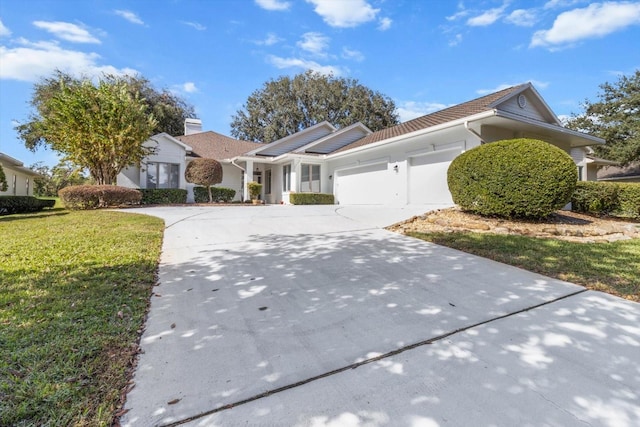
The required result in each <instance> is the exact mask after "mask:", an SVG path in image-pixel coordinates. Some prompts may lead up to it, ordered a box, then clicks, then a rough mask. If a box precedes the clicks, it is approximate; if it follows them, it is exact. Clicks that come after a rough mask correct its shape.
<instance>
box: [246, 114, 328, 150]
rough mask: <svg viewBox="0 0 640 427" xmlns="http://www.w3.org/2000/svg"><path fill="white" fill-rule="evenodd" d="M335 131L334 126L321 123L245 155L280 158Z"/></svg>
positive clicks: (324, 122) (263, 145)
mask: <svg viewBox="0 0 640 427" xmlns="http://www.w3.org/2000/svg"><path fill="white" fill-rule="evenodd" d="M335 131H336V128H335V126H333V125H332V124H331V123H329V122H327V121H323V122H320V123H317V124H315V125H313V126H311V127H308V128H306V129H303V130H301V131H299V132H296V133H292V134H291V135H287V136H285V137H284V138H280V139H279V140H277V141H273V142H270V143H269V144H260V145H261V146H262V148H260V149H258V150H253V151H252V152H250V153H247V154H249V155H256V156H268V157H276V156H280V155H282V154H286V153H289V152H292V151H295V150H297V149H298V148H300V147H302V146H304V145H307V144H309V143H311V142H313V141H317V140H318V139H320V138H323V137H325V136H327V135H330V134H331V133H333V132H335Z"/></svg>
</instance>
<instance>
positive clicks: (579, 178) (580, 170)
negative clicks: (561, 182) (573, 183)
mask: <svg viewBox="0 0 640 427" xmlns="http://www.w3.org/2000/svg"><path fill="white" fill-rule="evenodd" d="M582 170H583V166H578V181H582V173H583V172H582Z"/></svg>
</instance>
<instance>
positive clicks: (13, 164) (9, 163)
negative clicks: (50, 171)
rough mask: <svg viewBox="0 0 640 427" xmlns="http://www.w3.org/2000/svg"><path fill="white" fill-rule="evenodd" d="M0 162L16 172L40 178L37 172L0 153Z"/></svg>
mask: <svg viewBox="0 0 640 427" xmlns="http://www.w3.org/2000/svg"><path fill="white" fill-rule="evenodd" d="M0 162H1V163H2V164H4V166H5V167H7V168H11V169H14V170H18V171H20V172H22V173H24V174H26V175H30V176H42V175H40V174H39V173H38V172H35V171H34V170H31V169H29V168H27V167H25V166H24V163H22V162H21V161H20V160H18V159H14V158H13V157H11V156H8V155H6V154H4V153H0Z"/></svg>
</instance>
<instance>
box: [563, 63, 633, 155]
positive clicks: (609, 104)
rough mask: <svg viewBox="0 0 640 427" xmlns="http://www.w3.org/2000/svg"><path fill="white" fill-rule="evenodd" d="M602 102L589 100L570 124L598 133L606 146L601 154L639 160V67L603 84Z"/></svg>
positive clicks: (578, 128)
mask: <svg viewBox="0 0 640 427" xmlns="http://www.w3.org/2000/svg"><path fill="white" fill-rule="evenodd" d="M600 89H602V92H600V93H599V94H598V98H599V101H597V102H591V101H589V100H586V101H585V102H584V104H583V108H584V112H583V113H582V114H573V115H572V117H571V118H570V119H569V121H568V123H567V127H569V128H571V129H575V130H580V131H583V132H587V133H590V134H592V135H596V136H599V137H600V138H603V139H604V140H605V141H606V144H605V145H602V146H596V147H594V149H595V151H596V154H598V155H599V156H601V157H603V158H605V159H609V160H613V161H616V162H620V163H621V164H622V165H628V164H629V163H632V162H636V161H639V160H640V70H636V72H635V73H634V74H632V75H631V76H622V77H620V78H619V79H618V81H617V82H614V83H608V82H607V83H604V84H602V85H600Z"/></svg>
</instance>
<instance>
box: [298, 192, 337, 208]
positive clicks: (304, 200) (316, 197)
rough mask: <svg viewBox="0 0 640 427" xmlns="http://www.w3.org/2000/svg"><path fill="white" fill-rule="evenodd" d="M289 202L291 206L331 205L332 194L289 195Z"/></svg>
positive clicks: (332, 202)
mask: <svg viewBox="0 0 640 427" xmlns="http://www.w3.org/2000/svg"><path fill="white" fill-rule="evenodd" d="M289 202H290V203H291V204H292V205H333V204H334V203H335V201H334V198H333V194H325V193H290V194H289Z"/></svg>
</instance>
